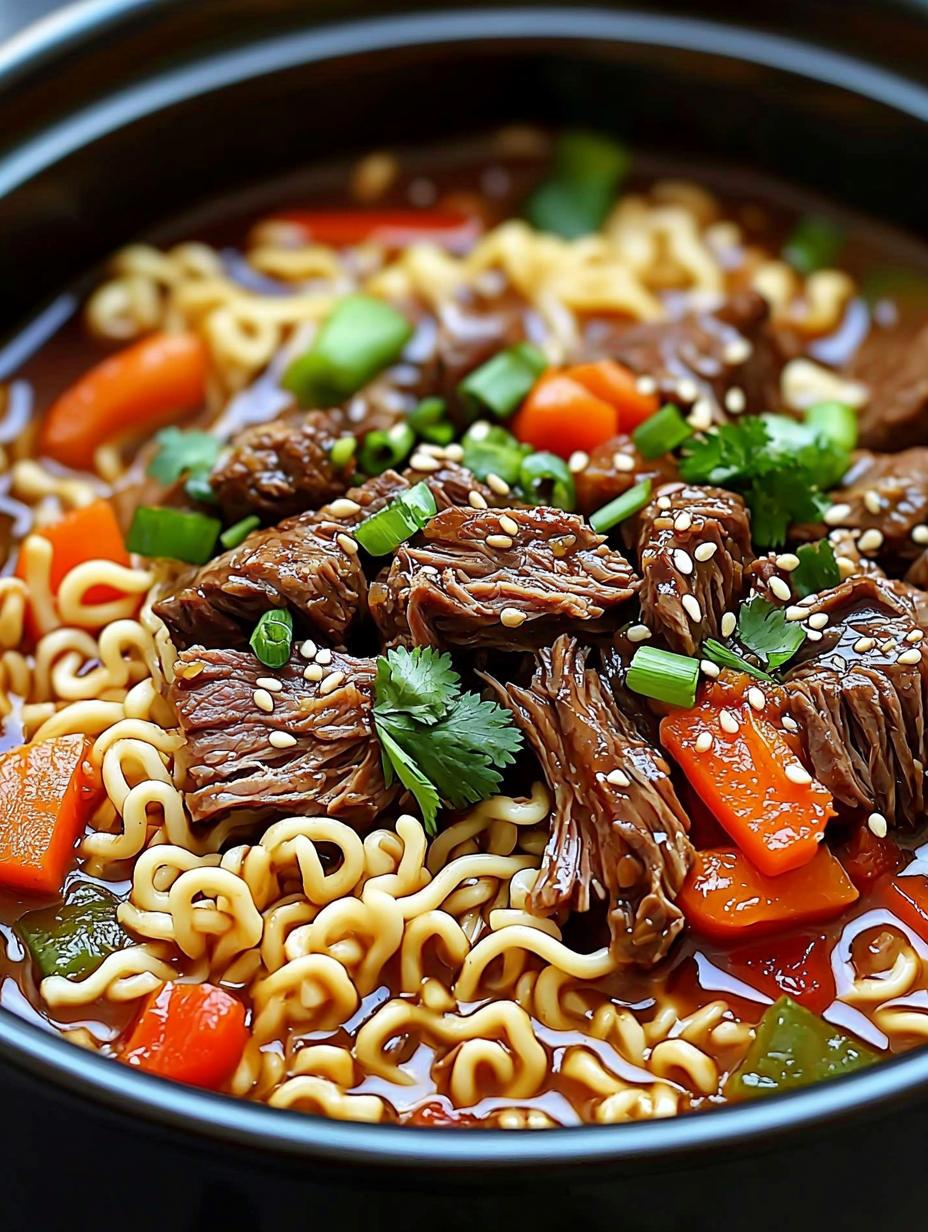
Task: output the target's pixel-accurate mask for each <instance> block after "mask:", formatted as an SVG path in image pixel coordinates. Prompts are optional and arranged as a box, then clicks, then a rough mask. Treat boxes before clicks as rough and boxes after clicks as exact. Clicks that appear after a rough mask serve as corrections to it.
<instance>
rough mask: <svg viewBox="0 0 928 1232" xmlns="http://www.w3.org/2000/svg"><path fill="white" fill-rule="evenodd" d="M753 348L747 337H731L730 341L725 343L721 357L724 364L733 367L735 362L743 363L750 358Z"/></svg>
mask: <svg viewBox="0 0 928 1232" xmlns="http://www.w3.org/2000/svg"><path fill="white" fill-rule="evenodd" d="M753 349H754V348H753V347H752V346H751V344H750V342H748V340H747V338H732V340H731V342H726V343H725V346H724V348H723V350H722V358H723V359H724V360H725V362H726V364H728V365H729V366H731V367H734V366H735V364H743V363H745V362H746V361H747V360H748V359H750V358H751V351H752V350H753Z"/></svg>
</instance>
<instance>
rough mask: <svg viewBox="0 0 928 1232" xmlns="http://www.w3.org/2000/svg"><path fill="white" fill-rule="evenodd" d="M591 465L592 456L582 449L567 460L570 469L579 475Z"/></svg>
mask: <svg viewBox="0 0 928 1232" xmlns="http://www.w3.org/2000/svg"><path fill="white" fill-rule="evenodd" d="M589 465H590V455H589V454H588V453H584V452H583V450H582V449H575V450H574V452H573V453H572V454H571V455H570V457H569V459H568V460H567V466H568V469H569V470H570V471H571V472H572V473H573V474H574V475H579V474H580V472H581V471H585V470H586V468H587V467H588V466H589Z"/></svg>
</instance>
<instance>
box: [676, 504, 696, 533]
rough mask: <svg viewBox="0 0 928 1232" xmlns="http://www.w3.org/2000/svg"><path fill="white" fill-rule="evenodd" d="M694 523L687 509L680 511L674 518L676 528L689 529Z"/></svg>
mask: <svg viewBox="0 0 928 1232" xmlns="http://www.w3.org/2000/svg"><path fill="white" fill-rule="evenodd" d="M692 525H693V519H692V518H691V517H690V515H689V514H688V513H687V512H686V510H685V509H684V510H682V511H681V512H680V513H678V514H677V516H676V517H675V518H674V520H673V528H674V530H689V528H690V527H691V526H692Z"/></svg>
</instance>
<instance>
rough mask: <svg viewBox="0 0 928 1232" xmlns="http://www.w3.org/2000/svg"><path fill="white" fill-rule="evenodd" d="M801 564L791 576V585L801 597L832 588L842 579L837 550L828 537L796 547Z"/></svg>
mask: <svg viewBox="0 0 928 1232" xmlns="http://www.w3.org/2000/svg"><path fill="white" fill-rule="evenodd" d="M796 555H797V556H798V557H799V564H798V565H797V566H796V568H795V569H794V570H793V572H792V573H791V574H790V577H789V583H790V586H792V588H793V590H794V591H795V592H796V594H797V596H798V597H799V598H800V599H804V598H805V597H806V595H817V594H818V593H819V591H820V590H831V588H832V587H833V586H837V585H838V583H839V582H840V581H841V570H840V569H839V568H838V562H837V561H836V560H835V550H834V548H833V547H832V546H831V544H830V543H829V542H828V540H827V539H820V540H819V541H818V543H804V544H803V545H802V547H801V548H797V549H796Z"/></svg>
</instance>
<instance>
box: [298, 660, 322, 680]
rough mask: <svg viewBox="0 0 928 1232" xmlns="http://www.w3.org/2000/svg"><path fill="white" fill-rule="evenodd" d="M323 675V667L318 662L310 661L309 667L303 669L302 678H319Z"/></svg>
mask: <svg viewBox="0 0 928 1232" xmlns="http://www.w3.org/2000/svg"><path fill="white" fill-rule="evenodd" d="M324 675H325V669H324V668H322V667H320V666H319V664H318V663H310V665H309V667H306V668H304V669H303V679H304V680H321V679H322V677H323V676H324Z"/></svg>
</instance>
